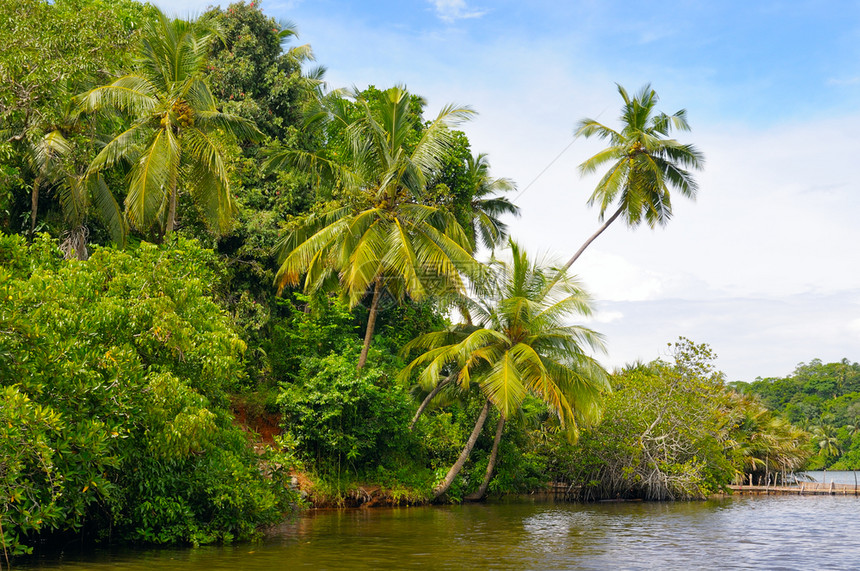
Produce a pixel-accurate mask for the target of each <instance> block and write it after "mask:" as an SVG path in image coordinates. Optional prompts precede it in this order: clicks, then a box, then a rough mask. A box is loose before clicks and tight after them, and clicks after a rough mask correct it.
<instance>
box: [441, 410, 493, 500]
mask: <svg viewBox="0 0 860 571" xmlns="http://www.w3.org/2000/svg"><path fill="white" fill-rule="evenodd" d="M489 412H490V401H489V400H487V402H485V403H484V408H482V409H481V414H479V415H478V420H477V422H475V428H473V429H472V434H471V435H470V436H469V440H468V441H467V442H466V446H465V447H464V448H463V451H462V452H460V457H459V458H457V461H456V462H454V465H453V466H451V469H450V470H448V473H447V474H446V475H445V479H444V480H442V483H441V484H439V485H438V486H436V488H434V489H433V498H434V499H435V498H438V497H439V496H441V495H442V494H444V493H445V492H447V491H448V489H449V488H450V487H451V484H453V483H454V478H456V477H457V474H459V473H460V470H462V469H463V465H464V464H465V463H466V460H467V459H468V458H469V454H471V453H472V448H474V447H475V442H477V441H478V436H479V435H480V434H481V429H482V428H484V423H485V422H486V421H487V414H488V413H489Z"/></svg>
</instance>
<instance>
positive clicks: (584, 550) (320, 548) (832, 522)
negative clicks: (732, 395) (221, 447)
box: [23, 496, 860, 571]
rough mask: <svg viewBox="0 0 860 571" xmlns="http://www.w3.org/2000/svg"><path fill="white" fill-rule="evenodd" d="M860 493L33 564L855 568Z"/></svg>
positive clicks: (387, 519)
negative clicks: (855, 494)
mask: <svg viewBox="0 0 860 571" xmlns="http://www.w3.org/2000/svg"><path fill="white" fill-rule="evenodd" d="M858 502H860V498H854V497H852V496H849V497H842V496H837V497H831V496H818V497H809V496H806V497H802V498H801V497H796V496H791V497H788V496H785V497H767V498H750V497H744V498H734V499H726V500H720V501H711V502H690V503H663V504H657V503H606V504H585V505H582V504H554V503H532V502H507V503H495V504H486V505H465V506H444V507H418V508H394V509H366V510H350V511H336V510H331V511H319V512H313V513H310V514H306V515H304V516H302V517H300V518H298V519H297V520H295V521H293V522H290V523H287V524H285V525H283V526H281V527H280V528H278V529H277V530H275V532H274V533H273V534H272V535H271V537H269V538H268V539H267V540H266V541H264V542H261V543H257V544H253V545H241V546H231V547H206V548H199V549H191V550H149V551H121V552H99V553H95V554H88V555H80V554H78V555H71V554H66V555H65V556H64V558H63V559H61V560H56V559H53V560H45V561H41V562H34V563H33V564H31V565H29V566H27V567H23V568H38V569H69V570H72V569H74V570H80V569H97V570H98V569H111V570H129V571H142V570H146V571H158V570H161V569H178V568H181V569H183V570H185V569H189V570H203V569H205V570H206V571H218V570H221V569H247V570H251V571H254V570H262V569H303V568H308V569H314V570H316V569H320V570H323V569H403V568H420V569H689V568H695V569H753V568H762V569H856V568H860V537H858V534H857V533H856V521H857V513H858V511H860V510H858V508H860V503H858Z"/></svg>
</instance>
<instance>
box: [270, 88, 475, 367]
mask: <svg viewBox="0 0 860 571" xmlns="http://www.w3.org/2000/svg"><path fill="white" fill-rule="evenodd" d="M352 98H353V99H354V101H355V104H354V105H353V104H351V103H350V102H349V101H347V100H346V99H344V98H343V97H340V95H339V94H337V93H335V94H332V95H330V96H328V97H326V98H324V99H323V101H322V105H323V106H322V109H321V113H320V114H318V115H317V116H315V117H314V118H313V119H312V120H313V121H318V120H320V119H323V120H324V121H326V122H327V123H329V124H334V126H335V128H340V129H342V130H343V133H344V136H345V138H346V145H343V146H341V147H339V152H340V156H334V155H335V153H334V152H332V153H331V155H332V156H329V155H328V154H327V153H326V151H325V150H323V151H320V152H307V151H300V150H290V151H287V152H284V153H281V154H278V155H275V156H272V157H271V158H270V159H269V161H268V163H267V166H268V168H279V167H281V166H282V165H285V164H290V165H293V166H295V167H298V168H300V169H303V170H307V171H310V172H313V173H317V174H319V175H320V177H323V176H324V177H325V178H328V179H331V180H333V181H334V183H335V184H336V185H337V186H338V187H339V188H340V189H341V190H342V192H343V194H344V195H345V199H344V200H343V201H342V202H340V203H336V204H334V205H333V206H331V207H329V208H326V209H324V210H323V211H322V212H318V213H312V214H311V215H309V216H307V217H306V218H304V219H303V220H301V221H300V223H299V225H298V227H297V228H296V229H295V230H294V231H293V232H291V233H289V234H287V235H286V236H285V238H284V240H283V241H282V242H281V243H280V245H279V249H280V259H281V265H280V269H279V270H278V274H277V277H276V283H277V285H278V292H279V293H280V292H281V291H282V290H283V288H284V287H286V286H287V285H291V286H297V285H299V284H300V283H302V280H301V276H302V275H304V276H305V278H304V281H303V285H304V289H305V290H306V291H307V290H319V289H324V288H327V287H332V286H334V287H338V288H339V289H340V290H341V291H342V292H343V293H344V294H345V295H346V296H347V297H348V298H349V302H350V305H351V306H355V305H357V304H358V303H359V302H361V301H362V300H363V299H364V298H365V297H366V296H367V295H368V294H370V295H371V301H370V307H369V314H368V321H367V329H366V331H365V336H364V345H363V347H362V351H361V355H360V357H359V360H358V368H359V369H361V368H363V367H364V364H365V362H366V361H367V353H368V350H369V348H370V343H371V339H372V337H373V331H374V326H375V323H376V316H377V312H378V307H379V299H380V296H381V295H382V293H383V291H387V292H388V293H389V294H390V295H392V296H394V298H395V299H397V300H402V299H404V298H405V297H406V296H409V297H410V298H412V299H415V300H419V299H421V298H423V297H425V296H426V295H427V294H428V293H431V292H434V291H445V290H447V291H454V292H457V291H463V289H464V283H463V278H462V277H461V275H460V272H466V273H467V274H468V273H469V272H472V271H474V270H475V269H476V267H477V262H475V260H474V258H473V257H472V255H471V247H470V245H469V241H468V238H467V236H466V233H465V232H464V230H463V228H462V227H461V226H460V224H459V223H458V222H457V221H456V219H455V218H454V216H453V215H452V214H450V213H449V212H447V211H446V210H444V209H442V208H437V207H434V206H431V205H427V204H423V203H422V199H423V198H424V196H425V194H426V182H427V174H428V173H430V172H432V171H433V170H434V169H437V168H438V167H439V165H440V160H441V157H443V156H444V153H445V152H446V150H447V149H448V148H449V146H450V143H451V141H452V131H451V130H450V128H449V127H450V125H452V124H454V123H456V122H458V121H461V120H463V119H465V118H467V117H468V116H469V115H470V114H471V111H470V110H469V109H467V108H457V107H453V106H446V107H445V108H443V109H442V111H440V113H439V115H438V116H437V117H436V119H435V120H433V121H432V122H430V123H429V124H428V125H426V126H424V127H423V129H419V127H420V123H419V120H420V117H417V116H415V114H410V112H409V106H410V98H411V97H410V95H409V93H408V92H407V91H406V90H405V89H403V88H400V87H394V88H391V89H389V90H387V91H385V92H384V93H383V98H382V101H381V104H379V105H377V106H376V108H375V109H372V108H371V105H370V104H369V102H368V101H367V100H366V99H364V98H363V97H362V96H361V95H360V94H358V93H354V94H352ZM416 137H417V140H416ZM320 180H322V178H320Z"/></svg>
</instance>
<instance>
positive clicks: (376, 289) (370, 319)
mask: <svg viewBox="0 0 860 571" xmlns="http://www.w3.org/2000/svg"><path fill="white" fill-rule="evenodd" d="M381 292H382V287H380V285H379V278H377V279H376V281H375V282H374V284H373V300H372V301H371V302H370V313H369V314H368V315H367V329H366V330H365V332H364V346H363V347H362V348H361V355H360V356H359V358H358V370H359V371H360V370H362V369H363V368H364V364H365V363H366V362H367V352H368V351H369V350H370V341H371V340H372V339H373V328H374V327H376V313H377V311H378V308H379V294H380V293H381Z"/></svg>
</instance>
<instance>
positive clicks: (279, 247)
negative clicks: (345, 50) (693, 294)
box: [0, 0, 860, 561]
mask: <svg viewBox="0 0 860 571" xmlns="http://www.w3.org/2000/svg"><path fill="white" fill-rule="evenodd" d="M296 37H297V30H296V28H294V27H293V26H292V25H282V24H279V23H278V22H276V21H274V20H273V19H271V18H269V17H267V16H266V15H265V14H264V13H263V12H262V11H261V10H260V9H259V7H257V6H256V5H255V4H254V3H253V2H251V3H248V4H246V3H244V2H241V3H237V4H233V5H231V6H229V7H228V8H226V9H222V8H215V9H212V10H210V11H208V12H206V13H205V14H203V15H202V16H201V17H200V18H199V19H198V20H197V21H194V22H187V21H181V20H171V19H169V18H167V17H165V16H164V15H163V14H161V13H159V12H158V11H157V10H156V9H154V8H153V7H151V6H148V5H145V4H139V3H137V2H134V1H132V0H123V1H119V2H106V1H104V0H55V1H54V2H48V1H46V0H0V40H2V41H3V45H4V46H5V48H4V50H3V51H2V53H0V80H2V81H0V134H2V137H0V399H2V402H0V526H2V527H0V543H2V549H3V553H4V557H5V559H3V561H8V557H10V556H12V555H17V554H21V553H26V552H28V551H29V550H31V549H32V547H33V546H34V545H37V544H39V543H40V542H42V541H47V540H51V539H67V538H69V537H72V538H76V539H84V538H86V539H94V540H102V541H113V540H118V541H135V542H142V543H187V544H198V543H206V542H214V541H229V540H231V539H234V538H246V537H249V536H251V535H252V534H253V533H254V532H255V530H257V529H259V528H260V526H264V525H267V524H270V523H274V522H276V521H278V520H279V519H280V518H282V517H284V514H286V513H288V512H289V511H290V510H291V509H294V508H295V507H296V506H298V505H300V504H301V503H302V501H303V499H302V498H300V496H299V494H298V492H296V491H294V490H293V486H292V481H293V480H294V479H296V480H298V481H299V483H300V484H301V488H302V492H303V493H304V497H306V498H307V499H309V501H311V502H315V503H318V504H324V503H330V504H339V505H343V504H349V503H361V502H366V501H370V502H380V503H381V502H385V503H392V502H398V503H409V502H426V501H432V500H437V501H461V500H463V499H481V498H483V497H484V496H485V495H486V494H499V493H509V492H528V491H532V490H535V489H539V488H541V487H544V486H545V485H546V484H547V483H548V482H551V481H558V482H568V483H570V484H573V485H578V486H579V489H580V490H581V494H582V496H583V497H585V498H597V497H616V496H623V497H630V496H637V497H646V498H652V499H663V498H697V497H703V496H705V495H707V494H708V493H711V492H713V491H715V490H719V489H722V488H724V487H725V486H726V485H728V484H729V483H731V482H732V481H734V480H735V479H737V478H740V477H744V476H745V475H747V474H757V475H758V476H759V477H764V478H770V477H771V475H772V474H777V473H783V472H785V471H790V470H794V469H796V468H798V467H799V466H800V465H801V464H802V463H803V461H804V460H805V458H806V456H807V455H808V454H809V450H808V449H806V448H804V446H805V444H806V439H807V436H808V435H807V433H806V432H804V431H803V430H800V429H797V428H795V427H793V426H791V425H790V424H788V423H787V422H786V421H784V420H783V419H782V418H781V417H778V416H775V415H774V414H773V413H771V412H770V411H768V410H767V409H765V408H764V407H763V406H762V405H761V404H759V403H758V402H757V401H756V400H754V399H753V398H751V397H747V396H742V395H739V394H738V393H736V392H733V391H731V390H729V389H728V388H727V387H726V386H724V383H723V379H722V376H721V375H720V374H719V372H717V371H716V370H715V369H714V367H713V363H712V361H713V358H714V357H713V355H712V353H711V352H710V350H709V349H708V348H707V346H704V345H696V344H694V343H692V342H690V341H687V340H683V339H682V340H681V341H679V342H678V343H677V344H676V345H675V346H674V352H673V355H672V356H671V362H667V361H661V360H656V361H654V362H652V363H650V364H647V365H636V366H631V367H629V368H627V369H625V370H623V371H619V372H616V373H614V374H609V373H608V372H606V371H604V370H603V369H602V368H601V367H600V365H599V364H598V362H597V360H595V357H594V355H595V354H599V352H600V351H601V347H602V338H601V336H600V335H599V333H598V332H594V331H591V330H588V329H586V328H584V327H581V326H578V325H574V324H573V323H574V322H575V321H576V320H577V319H578V318H579V317H580V316H583V315H588V313H589V311H590V301H589V298H588V295H587V293H586V292H584V291H582V289H581V287H580V286H579V285H578V284H577V282H576V280H575V278H574V277H573V274H572V273H571V272H570V271H569V268H570V266H571V265H572V264H573V262H574V261H575V259H576V256H578V253H577V254H575V255H574V257H573V258H572V259H571V260H570V261H569V262H568V263H567V264H566V265H565V266H563V267H561V268H559V267H558V266H557V265H554V264H552V263H550V262H536V261H535V260H533V259H532V258H530V257H529V256H528V255H527V253H526V252H524V251H523V250H522V249H521V248H520V247H519V246H517V245H516V243H515V242H514V241H508V236H507V227H506V225H505V222H504V217H505V216H508V217H510V216H516V215H518V214H519V210H518V208H517V207H516V206H515V205H514V204H512V203H511V202H509V201H508V200H507V199H506V198H505V196H504V195H505V193H506V192H508V191H510V190H512V189H513V188H514V184H513V183H512V182H511V181H509V180H507V179H505V178H497V177H493V176H492V175H491V173H490V164H489V159H488V158H487V156H486V155H483V154H480V153H474V152H473V150H472V149H471V147H470V143H469V140H468V137H467V135H466V134H465V133H464V132H463V131H460V130H457V128H458V127H459V126H460V124H461V123H462V122H463V121H465V120H467V119H468V118H469V116H470V115H471V113H472V111H471V110H470V109H468V108H455V107H445V108H443V110H442V111H441V112H440V113H439V115H438V116H437V117H435V118H432V119H429V120H428V119H427V118H425V116H424V106H425V102H424V100H423V99H422V98H421V97H420V96H418V95H416V94H412V93H410V92H409V91H408V90H407V89H406V88H405V87H402V86H397V87H391V88H387V89H377V88H376V87H373V86H370V87H368V88H366V89H364V90H361V91H359V90H353V91H350V92H346V91H339V90H329V89H328V88H327V86H326V85H325V84H324V82H323V79H324V73H325V70H324V68H322V67H316V68H309V67H308V66H309V62H311V61H312V60H313V53H312V51H311V49H310V47H309V46H291V45H290V43H291V42H293V41H294V40H295V39H296ZM619 92H620V94H621V96H622V101H623V106H622V123H623V125H622V128H621V129H619V130H618V131H615V130H613V129H611V128H609V127H606V126H604V125H601V124H598V123H596V122H594V121H589V120H586V121H583V122H582V123H581V124H580V127H579V130H580V133H581V134H583V135H584V136H598V137H602V138H607V139H609V142H610V147H609V148H608V149H606V150H605V151H604V152H602V153H601V154H600V155H597V156H596V157H594V158H592V159H589V160H588V161H586V162H585V163H584V164H583V167H582V170H583V171H591V170H594V169H596V168H597V167H598V166H600V165H602V164H604V163H609V164H610V167H611V168H610V171H609V174H607V175H606V176H605V177H604V178H603V180H602V181H601V182H600V185H599V187H598V189H597V190H596V191H595V193H594V195H593V196H592V199H591V203H593V204H598V205H599V208H600V213H599V216H600V218H601V219H602V218H603V215H604V213H605V212H606V211H607V209H608V208H609V207H610V206H612V208H613V209H614V214H612V215H611V216H610V218H609V219H608V220H606V221H605V223H604V224H603V226H602V227H601V228H600V230H598V232H597V234H595V236H594V237H592V238H591V239H589V241H588V242H586V244H585V245H584V246H583V248H585V247H586V246H588V244H590V243H591V241H592V240H593V239H594V238H596V237H597V235H599V234H600V233H601V232H602V231H603V230H605V229H606V227H607V226H608V225H609V224H610V223H611V222H612V221H613V220H615V219H617V218H618V217H622V219H623V220H624V221H625V222H626V223H627V224H628V225H630V226H631V227H633V226H636V225H637V224H639V223H640V222H641V221H643V220H644V221H645V222H647V223H648V224H650V225H654V224H665V223H666V222H667V221H668V219H669V217H670V216H671V200H670V190H674V191H677V192H678V193H679V194H680V195H681V196H686V197H691V198H692V197H693V196H694V195H695V192H696V185H695V181H694V180H693V178H692V175H691V173H690V172H688V171H687V170H686V169H696V168H699V167H700V165H701V163H702V156H701V154H700V153H699V151H698V150H696V149H695V148H694V147H692V146H690V145H686V144H681V143H678V142H677V141H676V140H674V139H670V138H669V134H670V132H671V131H672V130H673V129H678V130H682V131H683V130H688V129H689V127H688V125H687V122H686V115H685V113H684V112H683V111H679V112H677V113H675V114H673V115H665V114H663V113H658V112H657V111H656V104H657V102H658V99H657V96H656V93H655V92H654V91H653V90H651V89H650V87H648V86H646V87H645V88H643V89H642V90H641V91H640V92H639V93H637V94H635V95H634V96H632V97H631V96H630V95H628V93H627V92H626V91H625V90H624V89H623V88H620V87H619ZM655 165H656V166H655ZM481 246H483V247H484V248H487V249H489V250H491V251H493V256H492V259H491V260H490V261H489V262H487V263H481V262H479V261H478V260H477V259H476V258H475V256H476V253H477V252H478V250H479V247H481ZM580 252H581V250H580ZM814 364H815V367H819V366H822V365H821V364H820V363H817V364H816V363H814ZM844 365H845V367H847V369H845V371H843V372H844V374H843V375H842V376H841V377H838V378H839V379H841V381H840V383H841V384H839V385H838V387H837V386H834V387H831V388H826V387H825V386H824V385H825V384H826V383H824V382H823V381H821V382H818V381H816V382H817V384H816V382H812V380H807V381H804V382H803V383H800V385H798V386H803V387H804V390H806V387H807V385H809V386H810V387H817V388H814V390H818V391H819V392H818V393H815V395H817V397H816V398H818V399H819V400H814V399H813V400H812V401H809V402H807V401H806V400H803V399H801V400H796V399H795V396H796V395H795V393H796V392H797V391H794V392H793V393H792V394H791V395H788V393H786V395H787V396H786V395H783V396H779V397H776V396H775V395H776V393H773V394H771V393H768V392H767V391H765V390H763V389H761V388H762V387H763V386H764V385H768V386H772V387H776V386H777V385H779V383H776V382H774V383H770V381H759V382H757V383H754V384H753V385H752V386H751V387H752V388H750V389H749V391H747V392H751V393H755V394H759V395H761V397H762V399H763V402H764V403H765V404H766V405H767V406H769V407H771V408H773V409H775V410H780V411H784V412H785V413H786V414H787V415H788V418H789V419H790V420H792V421H793V422H803V421H804V420H808V421H809V422H810V425H809V428H810V429H812V421H813V418H814V421H815V424H816V425H817V427H818V428H817V429H816V430H818V431H821V433H822V434H824V431H825V426H826V423H830V424H831V425H833V426H836V425H839V426H843V425H847V424H850V423H853V425H854V426H856V423H857V418H856V415H855V414H854V412H860V411H856V410H855V409H856V408H857V407H856V406H854V401H853V400H851V399H853V395H856V394H857V393H854V392H852V391H854V390H855V389H856V388H857V387H855V386H854V384H856V383H855V381H858V382H860V380H858V379H860V374H858V370H857V365H856V364H854V365H851V366H849V365H847V363H846V364H844ZM809 367H813V365H812V364H811V365H810V366H809ZM822 367H823V366H822ZM798 374H799V373H798ZM804 374H805V373H804ZM816 374H817V373H816ZM809 375H811V376H810V379H812V377H815V375H814V374H813V373H811V372H810V373H809ZM809 375H808V376H809ZM815 378H816V379H818V378H819V377H815ZM822 378H823V377H822ZM852 383H854V384H852ZM780 386H781V385H780ZM760 389H761V390H760ZM811 390H812V389H811ZM828 391H829V392H828ZM788 392H791V391H788ZM837 392H838V394H837ZM810 394H812V393H810ZM783 398H784V402H783V400H780V399H783ZM810 398H812V396H810ZM828 399H829V400H828ZM839 399H842V400H841V401H840V400H839ZM831 401H833V402H832V403H831ZM837 401H839V404H837ZM828 403H831V404H828ZM843 405H844V406H843ZM792 406H794V408H791V407H792ZM804 407H806V408H804ZM810 407H812V408H810ZM816 407H817V408H816ZM813 408H814V409H815V411H816V412H815V414H814V415H813V413H812V412H810V411H812V409H813ZM801 410H802V411H803V412H802V414H801V413H800V412H798V411H801ZM828 415H830V416H828ZM601 418H603V421H602V422H601ZM487 426H490V427H492V428H491V429H488V428H486V427H487ZM847 430H848V429H847V428H839V429H838V430H837V431H836V435H835V436H834V438H835V439H836V440H834V441H833V442H834V446H837V445H838V446H841V447H842V448H841V450H844V451H845V452H846V454H845V456H844V457H843V461H844V462H848V461H849V459H851V458H855V457H856V458H857V460H858V461H860V456H858V455H860V452H857V451H856V450H854V447H853V440H850V439H853V438H854V435H856V434H857V432H856V431H853V429H852V432H850V434H849V433H848V432H845V431H847ZM840 431H842V432H840ZM843 433H844V434H843ZM815 434H816V438H818V436H817V435H818V432H815ZM840 439H841V440H840ZM846 439H847V440H846ZM819 441H820V440H819ZM828 442H830V441H829V440H828ZM858 446H860V439H858ZM824 448H826V447H822V450H823V449H824ZM828 450H830V449H828ZM852 454H854V456H852ZM822 458H824V457H822ZM835 458H836V456H834V455H831V456H830V457H827V459H828V460H833V459H835Z"/></svg>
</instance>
